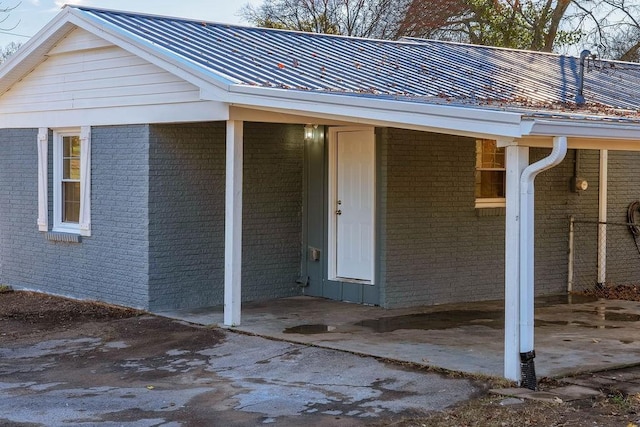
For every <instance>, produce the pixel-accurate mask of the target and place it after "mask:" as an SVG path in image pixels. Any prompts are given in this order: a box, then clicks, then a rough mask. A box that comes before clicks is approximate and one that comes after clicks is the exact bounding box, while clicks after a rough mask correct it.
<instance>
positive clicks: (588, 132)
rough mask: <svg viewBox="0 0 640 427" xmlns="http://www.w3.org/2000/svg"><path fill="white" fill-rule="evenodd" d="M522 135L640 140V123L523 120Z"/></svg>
mask: <svg viewBox="0 0 640 427" xmlns="http://www.w3.org/2000/svg"><path fill="white" fill-rule="evenodd" d="M522 127H523V135H527V136H557V135H565V136H568V137H576V138H592V139H607V140H611V139H632V140H639V139H640V123H638V124H632V123H612V122H605V121H600V122H595V123H594V122H587V121H585V120H550V119H531V120H526V119H525V120H523V122H522Z"/></svg>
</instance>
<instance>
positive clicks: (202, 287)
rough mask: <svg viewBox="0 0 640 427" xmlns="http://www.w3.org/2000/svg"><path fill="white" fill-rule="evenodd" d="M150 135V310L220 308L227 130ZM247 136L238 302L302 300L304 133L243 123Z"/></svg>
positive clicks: (154, 129) (154, 130) (196, 128)
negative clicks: (293, 296)
mask: <svg viewBox="0 0 640 427" xmlns="http://www.w3.org/2000/svg"><path fill="white" fill-rule="evenodd" d="M150 135H151V142H150V148H151V151H150V167H149V173H150V185H149V188H150V191H149V233H150V264H149V280H150V305H151V307H152V309H154V310H161V309H168V308H183V307H198V306H207V305H221V304H223V302H224V212H225V207H224V197H225V196H224V187H225V124H224V123H205V124H188V125H161V126H160V125H157V126H156V125H154V126H151V131H150ZM244 136H245V141H244V177H243V187H244V189H243V192H244V194H243V205H244V212H243V273H242V299H243V300H244V301H252V300H265V299H270V298H279V297H284V296H291V295H299V294H300V293H301V291H300V288H299V287H298V286H297V285H296V283H295V281H296V279H297V278H298V276H299V274H300V273H299V271H300V255H299V251H300V242H301V230H302V222H301V206H302V155H303V151H302V150H303V145H302V141H303V129H302V126H286V125H268V124H256V123H245V130H244Z"/></svg>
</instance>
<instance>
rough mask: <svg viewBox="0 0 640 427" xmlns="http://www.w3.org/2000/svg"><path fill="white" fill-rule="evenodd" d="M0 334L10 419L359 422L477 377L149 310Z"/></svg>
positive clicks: (413, 408) (387, 415)
mask: <svg viewBox="0 0 640 427" xmlns="http://www.w3.org/2000/svg"><path fill="white" fill-rule="evenodd" d="M98 326H99V327H97V325H96V324H78V325H77V327H74V328H70V329H67V330H64V331H46V330H43V331H38V332H34V333H31V334H29V335H28V336H25V337H17V338H13V339H11V340H10V341H9V340H6V339H4V340H3V339H2V338H0V425H4V424H10V425H12V426H27V425H28V426H34V425H35V426H40V425H42V426H51V425H55V426H64V425H78V424H81V425H87V426H127V427H146V426H159V425H161V426H164V427H167V426H190V425H193V426H196V425H260V424H274V425H282V426H299V425H306V424H309V425H319V426H323V425H326V426H329V425H331V426H334V425H335V426H357V425H366V424H368V423H371V422H392V421H395V420H398V419H401V418H403V417H412V416H416V415H420V414H424V413H426V412H428V411H434V410H442V409H444V408H447V407H449V406H451V405H454V404H456V403H458V402H461V401H464V400H466V399H468V398H470V397H471V396H472V395H473V394H474V393H476V392H477V391H478V386H477V385H475V384H474V383H472V382H471V381H469V380H466V379H453V378H447V377H443V376H441V375H438V374H434V373H428V372H425V371H418V370H410V369H405V368H402V367H400V366H397V365H392V364H386V363H383V362H381V361H379V360H376V359H374V358H370V357H361V356H357V355H353V354H349V353H344V352H340V351H335V350H330V349H323V348H317V347H307V346H305V345H301V344H294V343H288V342H279V341H271V340H267V339H263V338H259V337H255V336H247V335H240V334H236V333H232V332H228V331H223V330H219V329H210V328H202V327H194V326H191V325H187V324H184V323H181V322H178V321H172V320H169V319H162V318H156V317H153V316H142V317H135V318H129V319H122V320H115V321H108V322H103V323H101V324H100V325H98Z"/></svg>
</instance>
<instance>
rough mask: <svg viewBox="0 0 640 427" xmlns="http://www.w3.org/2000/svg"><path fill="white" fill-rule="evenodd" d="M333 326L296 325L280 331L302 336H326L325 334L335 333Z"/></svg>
mask: <svg viewBox="0 0 640 427" xmlns="http://www.w3.org/2000/svg"><path fill="white" fill-rule="evenodd" d="M335 330H336V327H335V326H328V325H320V324H317V325H298V326H293V327H291V328H287V329H285V330H284V331H282V332H283V333H285V334H302V335H313V334H326V333H327V332H332V331H335Z"/></svg>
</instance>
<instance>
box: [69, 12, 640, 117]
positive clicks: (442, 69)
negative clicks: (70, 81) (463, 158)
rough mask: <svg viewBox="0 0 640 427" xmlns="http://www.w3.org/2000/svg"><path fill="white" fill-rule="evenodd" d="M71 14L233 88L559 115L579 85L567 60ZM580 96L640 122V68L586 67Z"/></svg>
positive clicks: (604, 111) (598, 108)
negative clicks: (89, 19)
mask: <svg viewBox="0 0 640 427" xmlns="http://www.w3.org/2000/svg"><path fill="white" fill-rule="evenodd" d="M75 8H76V9H78V10H81V11H83V12H84V13H85V14H87V15H88V16H90V17H92V18H94V19H97V20H99V21H102V23H107V24H109V25H113V26H115V27H117V28H118V29H119V30H120V31H123V32H125V33H127V34H128V35H130V36H133V37H135V38H137V39H138V40H139V41H141V42H143V43H149V44H151V45H154V46H155V47H156V48H160V49H163V50H164V51H166V52H167V53H168V54H171V55H173V56H176V57H178V58H180V59H181V60H183V61H187V62H191V63H192V64H196V65H197V66H199V67H202V69H203V70H205V71H207V72H210V73H212V75H214V76H216V77H217V78H219V79H220V80H221V81H223V82H226V83H231V84H238V85H254V86H256V85H257V86H263V87H274V88H281V89H284V90H302V91H317V92H335V93H341V94H349V95H359V96H370V97H379V98H401V99H403V100H408V101H413V102H429V103H455V104H458V103H460V104H467V105H468V104H472V105H480V106H483V105H484V106H492V107H500V108H507V109H509V108H519V109H533V110H556V111H557V110H562V109H563V108H567V107H568V108H570V107H571V105H572V104H573V102H574V100H575V95H576V92H577V85H578V82H579V73H580V66H579V62H580V60H579V58H575V57H570V56H561V55H555V54H546V53H540V52H529V51H518V50H510V49H500V48H493V47H486V46H475V45H465V44H456V43H447V42H440V41H431V40H421V39H410V40H401V41H383V40H373V39H361V38H350V37H341V36H330V35H324V34H312V33H301V32H293V31H282V30H272V29H263V28H251V27H241V26H231V25H224V24H215V23H209V22H200V21H193V20H185V19H179V18H170V17H158V16H152V15H142V14H134V13H127V12H119V11H107V10H100V9H93V8H83V7H75ZM584 96H585V99H586V101H587V104H586V106H585V107H586V108H585V109H584V110H585V111H587V112H588V113H591V114H595V115H614V116H615V115H620V114H623V115H624V114H628V115H629V116H637V114H638V110H640V64H635V63H624V62H617V61H604V60H603V61H600V60H596V61H593V60H590V61H588V66H587V68H586V70H585V82H584ZM620 110H627V111H620ZM629 110H631V111H629Z"/></svg>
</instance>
